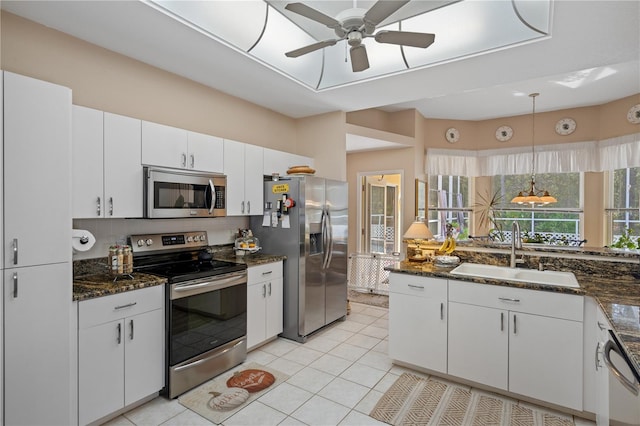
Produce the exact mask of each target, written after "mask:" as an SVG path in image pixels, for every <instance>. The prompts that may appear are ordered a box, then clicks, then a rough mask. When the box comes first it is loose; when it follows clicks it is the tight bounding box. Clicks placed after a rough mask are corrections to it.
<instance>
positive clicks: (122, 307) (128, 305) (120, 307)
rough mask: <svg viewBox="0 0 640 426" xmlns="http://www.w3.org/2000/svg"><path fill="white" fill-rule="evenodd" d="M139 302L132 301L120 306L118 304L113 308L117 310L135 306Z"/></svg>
mask: <svg viewBox="0 0 640 426" xmlns="http://www.w3.org/2000/svg"><path fill="white" fill-rule="evenodd" d="M137 304H138V302H131V303H127V304H126V305H119V306H116V307H115V308H113V309H115V310H116V311H117V310H118V309H124V308H130V307H132V306H135V305H137Z"/></svg>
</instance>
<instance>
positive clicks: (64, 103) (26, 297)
mask: <svg viewBox="0 0 640 426" xmlns="http://www.w3.org/2000/svg"><path fill="white" fill-rule="evenodd" d="M2 77H3V101H4V106H3V151H4V158H3V161H2V169H3V182H2V187H3V188H2V191H3V202H2V205H3V209H2V213H3V221H2V228H3V229H2V231H3V235H2V237H3V238H2V240H3V249H2V250H3V252H4V253H3V283H2V286H3V287H2V288H3V293H2V298H3V318H2V320H3V322H2V325H3V327H2V329H3V330H2V331H3V336H4V340H3V343H4V347H3V371H4V377H3V380H4V389H3V392H4V395H3V410H4V413H3V414H4V416H3V420H4V424H7V425H36V424H47V425H68V424H71V423H74V420H75V416H74V415H73V414H72V413H73V409H72V405H73V403H72V401H73V399H72V389H73V385H74V384H73V383H72V380H71V377H72V368H71V366H72V354H71V348H72V331H71V330H72V327H71V314H70V312H72V311H71V307H72V285H71V282H72V264H71V248H70V243H71V227H72V223H71V90H70V89H68V88H65V87H61V86H58V85H55V84H51V83H47V82H43V81H39V80H35V79H33V78H29V77H24V76H20V75H17V74H13V73H10V72H4V73H3V75H2Z"/></svg>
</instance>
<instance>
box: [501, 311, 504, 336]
mask: <svg viewBox="0 0 640 426" xmlns="http://www.w3.org/2000/svg"><path fill="white" fill-rule="evenodd" d="M500 331H504V312H500Z"/></svg>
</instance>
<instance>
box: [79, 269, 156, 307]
mask: <svg viewBox="0 0 640 426" xmlns="http://www.w3.org/2000/svg"><path fill="white" fill-rule="evenodd" d="M113 278H114V277H112V276H111V275H109V274H104V273H101V274H92V275H85V276H82V277H78V278H75V279H74V280H73V300H77V301H82V300H89V299H94V298H96V297H102V296H108V295H110V294H116V293H123V292H125V291H131V290H138V289H141V288H146V287H153V286H156V285H163V284H165V283H166V282H167V279H166V278H162V277H158V276H156V275H150V274H143V273H140V272H134V273H133V274H131V278H129V277H128V276H122V277H118V279H117V280H116V281H114V280H113Z"/></svg>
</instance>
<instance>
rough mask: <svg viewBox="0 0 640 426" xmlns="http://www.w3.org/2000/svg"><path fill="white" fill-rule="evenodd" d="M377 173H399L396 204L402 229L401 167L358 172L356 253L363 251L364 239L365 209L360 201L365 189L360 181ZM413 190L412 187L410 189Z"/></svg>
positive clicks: (403, 187)
mask: <svg viewBox="0 0 640 426" xmlns="http://www.w3.org/2000/svg"><path fill="white" fill-rule="evenodd" d="M377 175H400V190H399V191H398V204H399V207H400V208H399V210H398V229H404V228H403V220H402V217H403V215H404V208H405V206H404V202H403V200H404V193H405V187H406V185H405V179H404V170H402V169H395V170H376V171H370V172H358V175H357V185H358V190H357V197H356V198H357V206H358V209H357V214H356V221H357V223H356V226H357V232H358V243H357V245H356V252H357V253H363V250H364V244H363V242H364V241H363V239H364V226H365V222H364V214H365V209H363V206H362V203H363V201H364V191H366V187H365V186H364V185H363V183H362V181H363V179H364V178H365V177H367V176H377ZM412 190H413V189H412Z"/></svg>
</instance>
